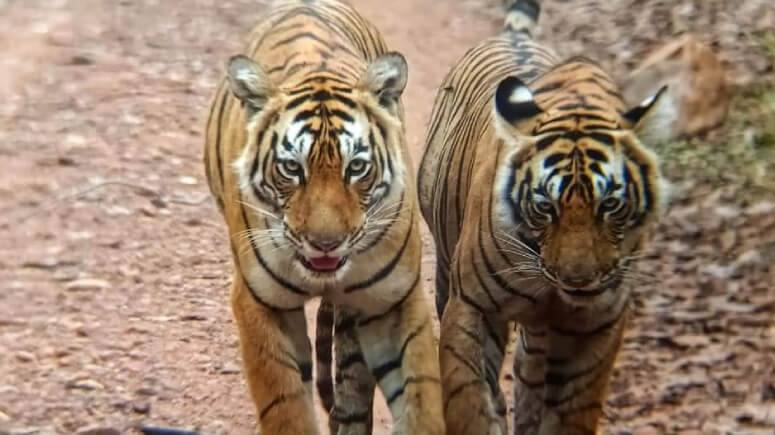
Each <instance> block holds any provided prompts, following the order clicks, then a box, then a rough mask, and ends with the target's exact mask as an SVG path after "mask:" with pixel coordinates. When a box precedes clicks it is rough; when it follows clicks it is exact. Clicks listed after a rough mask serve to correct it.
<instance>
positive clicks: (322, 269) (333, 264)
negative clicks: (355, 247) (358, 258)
mask: <svg viewBox="0 0 775 435" xmlns="http://www.w3.org/2000/svg"><path fill="white" fill-rule="evenodd" d="M298 258H299V261H300V262H301V264H303V265H304V267H306V268H307V269H309V270H311V271H313V272H318V273H331V272H336V271H337V270H339V269H340V268H341V267H342V266H344V264H345V263H346V262H347V257H329V256H328V255H323V256H321V257H312V258H307V257H304V256H301V255H300V256H299V257H298Z"/></svg>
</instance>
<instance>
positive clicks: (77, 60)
mask: <svg viewBox="0 0 775 435" xmlns="http://www.w3.org/2000/svg"><path fill="white" fill-rule="evenodd" d="M93 63H94V59H92V58H90V57H89V56H86V55H83V54H76V55H75V56H73V57H71V58H70V62H68V64H69V65H75V66H82V65H92V64H93Z"/></svg>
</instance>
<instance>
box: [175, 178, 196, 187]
mask: <svg viewBox="0 0 775 435" xmlns="http://www.w3.org/2000/svg"><path fill="white" fill-rule="evenodd" d="M178 182H180V184H185V185H188V186H193V185H195V184H197V183H198V181H197V180H196V178H194V177H190V176H182V177H180V178H178Z"/></svg>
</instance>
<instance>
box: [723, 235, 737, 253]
mask: <svg viewBox="0 0 775 435" xmlns="http://www.w3.org/2000/svg"><path fill="white" fill-rule="evenodd" d="M736 243H737V234H736V233H735V232H734V231H733V230H726V231H724V232H723V233H721V235H720V236H719V244H720V245H721V246H720V247H721V251H722V252H724V253H727V252H729V251H731V250H732V248H734V247H735V244H736Z"/></svg>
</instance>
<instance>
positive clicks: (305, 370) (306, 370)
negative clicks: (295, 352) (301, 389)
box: [299, 361, 312, 382]
mask: <svg viewBox="0 0 775 435" xmlns="http://www.w3.org/2000/svg"><path fill="white" fill-rule="evenodd" d="M299 371H301V381H302V382H309V381H311V380H312V361H307V362H303V363H300V364H299Z"/></svg>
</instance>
